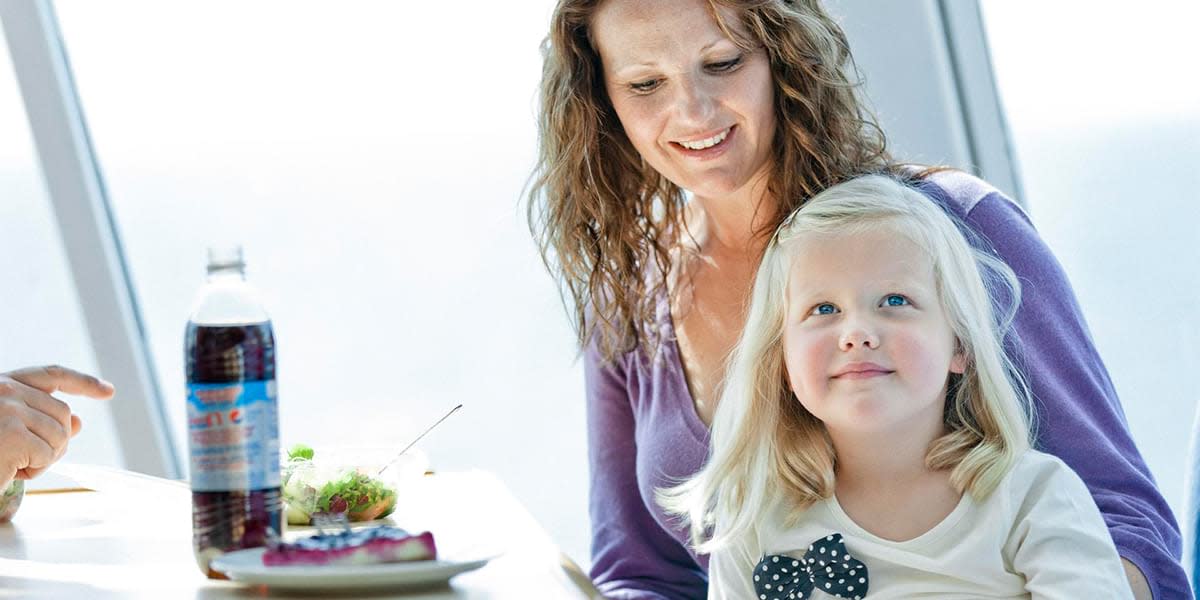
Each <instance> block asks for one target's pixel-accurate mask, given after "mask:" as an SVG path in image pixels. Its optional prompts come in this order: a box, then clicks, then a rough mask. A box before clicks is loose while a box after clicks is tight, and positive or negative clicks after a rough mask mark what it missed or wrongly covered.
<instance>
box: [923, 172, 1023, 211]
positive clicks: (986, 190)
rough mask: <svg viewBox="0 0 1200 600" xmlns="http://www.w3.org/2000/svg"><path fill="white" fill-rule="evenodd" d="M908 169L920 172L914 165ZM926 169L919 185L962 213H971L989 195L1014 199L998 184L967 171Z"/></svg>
mask: <svg viewBox="0 0 1200 600" xmlns="http://www.w3.org/2000/svg"><path fill="white" fill-rule="evenodd" d="M908 169H910V172H913V173H920V171H913V170H912V169H914V167H908ZM924 171H925V172H927V173H928V174H927V175H925V176H923V177H921V178H920V181H919V183H918V186H919V187H922V188H924V189H925V190H926V191H927V192H933V193H934V195H936V196H938V198H937V199H938V200H941V201H943V202H946V203H948V204H950V207H951V208H953V209H954V212H956V213H958V214H960V215H967V214H970V212H971V211H972V210H974V208H975V207H976V206H977V205H978V204H979V203H980V202H982V201H983V200H984V199H985V198H988V197H992V196H994V197H997V198H1002V199H1004V200H1006V201H1009V202H1011V201H1012V200H1011V199H1009V198H1008V196H1006V195H1005V194H1004V193H1003V192H1001V191H1000V190H999V189H997V188H996V186H993V185H992V184H990V183H988V182H986V181H984V180H983V179H980V178H978V177H976V176H974V175H972V174H970V173H967V172H966V171H960V170H958V169H954V168H938V169H925V170H924Z"/></svg>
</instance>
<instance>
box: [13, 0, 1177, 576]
mask: <svg viewBox="0 0 1200 600" xmlns="http://www.w3.org/2000/svg"><path fill="white" fill-rule="evenodd" d="M46 5H48V6H52V8H53V12H52V14H53V15H56V17H57V32H58V38H57V39H55V40H52V41H54V42H57V43H58V44H59V45H60V46H59V47H60V48H61V51H62V52H63V53H64V54H65V56H66V58H67V61H68V63H69V65H70V78H69V79H68V81H69V82H71V83H73V86H72V87H71V88H70V89H71V90H73V94H74V95H75V98H76V99H77V100H78V107H79V113H80V114H79V115H77V116H78V123H79V124H82V125H83V126H84V129H82V132H83V135H84V137H85V138H86V139H87V140H88V141H89V142H90V146H91V150H92V152H93V153H94V166H95V169H96V172H97V173H98V174H99V175H100V178H101V181H102V183H103V188H102V190H101V193H100V196H101V197H102V198H103V199H104V206H105V207H106V210H107V217H108V219H109V220H108V221H105V223H111V225H112V231H113V232H114V233H115V239H117V240H118V242H119V244H120V246H119V248H120V252H119V253H118V255H117V261H118V263H119V264H118V265H117V267H116V270H115V272H116V273H118V275H119V282H118V285H117V286H116V287H118V288H122V289H127V291H128V297H129V298H130V299H131V301H132V303H131V305H130V306H131V311H127V312H128V314H126V313H122V314H115V313H114V314H115V316H114V317H113V318H114V319H118V320H119V319H125V320H128V322H129V323H132V326H131V327H130V328H129V331H130V332H131V333H130V340H132V342H131V343H132V344H133V345H134V346H135V347H137V348H141V352H143V354H142V356H143V357H144V363H145V365H146V369H144V370H143V374H142V377H143V379H144V380H145V381H143V384H144V385H143V386H142V388H137V386H125V387H123V388H121V389H119V390H118V398H117V399H116V400H115V401H114V402H113V403H112V404H111V405H110V404H101V403H96V402H92V401H85V400H76V401H74V402H73V407H74V408H75V409H76V410H77V412H78V413H80V414H81V415H82V417H83V419H84V422H85V427H84V430H83V433H82V434H81V435H80V437H78V438H77V439H76V440H75V441H74V442H73V445H72V446H71V450H70V452H69V454H68V458H67V460H73V461H78V462H94V463H101V464H109V465H116V466H130V467H137V466H138V465H139V464H140V463H139V462H138V458H137V457H138V453H140V452H144V451H145V450H144V449H145V448H150V449H151V450H153V451H155V452H158V453H159V454H160V455H161V462H162V464H163V465H165V466H163V467H162V468H161V469H160V470H161V472H160V473H156V474H163V475H174V476H186V472H185V469H186V441H185V439H184V437H183V434H184V427H185V420H184V397H185V396H184V381H183V331H184V325H185V323H186V321H187V317H188V313H189V310H190V307H191V302H192V300H193V297H194V294H195V293H196V291H197V289H198V288H199V287H200V285H201V284H202V283H203V281H204V266H205V265H204V257H205V248H206V247H207V246H208V245H211V244H216V243H227V242H235V243H240V244H242V245H243V246H244V247H245V253H246V259H247V263H248V277H249V279H250V281H251V283H252V284H254V285H255V286H256V287H257V288H258V289H259V291H260V292H261V294H262V296H263V297H264V298H265V300H266V303H267V308H268V310H269V311H270V313H271V316H272V318H273V320H274V324H275V331H276V339H277V344H278V357H279V388H280V410H281V437H282V441H283V443H284V445H285V446H286V445H289V444H291V443H295V442H304V443H308V444H312V445H321V444H327V445H337V444H369V445H385V446H386V445H400V444H403V443H405V442H407V441H408V440H409V439H410V438H411V437H412V436H414V435H415V434H417V433H419V432H420V431H421V430H422V429H423V428H424V426H426V425H427V424H428V423H430V422H432V421H433V420H435V419H436V418H437V417H438V416H440V415H441V414H442V413H444V412H445V411H446V410H448V409H449V408H451V407H453V406H454V405H455V404H458V403H462V404H464V408H463V410H462V411H460V412H459V413H458V414H456V415H455V416H454V417H452V418H451V419H450V420H448V421H447V422H446V423H445V424H444V425H443V426H442V427H441V428H439V429H438V430H436V431H435V432H434V433H433V434H431V435H430V437H429V438H427V439H426V441H424V442H423V443H422V444H421V447H422V448H423V449H424V450H425V451H426V452H427V453H428V454H429V456H430V458H431V461H432V462H433V465H434V467H435V468H437V469H439V470H461V469H472V468H479V469H486V470H490V471H493V472H495V473H497V474H498V475H499V476H500V478H501V479H502V480H504V482H505V483H506V484H507V485H508V486H509V487H510V488H511V489H512V491H513V492H514V493H515V495H516V496H517V497H518V498H519V499H520V500H521V501H522V503H524V504H525V506H526V507H527V508H528V509H529V510H530V512H531V513H533V515H534V516H535V517H536V518H537V519H538V520H539V521H540V522H541V523H542V525H543V526H544V527H545V528H546V529H547V530H548V531H549V532H550V534H551V535H552V536H553V538H554V539H555V541H556V542H557V543H558V544H559V545H560V547H561V548H562V549H563V550H564V551H566V552H567V553H568V554H569V555H570V556H572V557H573V558H574V559H575V560H576V561H578V562H579V563H581V564H584V565H586V564H587V563H588V562H589V561H588V522H587V504H586V494H587V489H586V488H587V468H588V467H587V463H586V448H585V444H586V431H585V423H584V405H583V403H584V399H583V383H582V372H581V369H580V365H579V364H578V363H577V361H576V357H577V350H576V348H575V346H574V339H573V336H572V333H571V331H570V327H569V321H568V318H567V316H566V314H565V313H564V311H563V308H562V305H561V303H560V301H559V298H558V294H557V290H556V288H555V286H554V283H553V281H552V279H551V278H550V276H549V275H548V274H547V273H546V272H545V270H544V269H543V267H542V265H541V262H540V260H539V258H538V256H537V253H536V250H535V246H534V243H533V242H532V240H531V237H530V234H529V232H528V229H527V227H526V224H525V212H524V210H525V209H524V207H525V201H524V198H523V194H522V192H523V186H524V185H525V183H526V180H527V177H528V174H529V172H530V170H531V168H532V166H533V160H534V154H535V148H536V143H537V139H536V132H535V121H534V118H535V117H534V114H535V102H534V99H535V94H536V87H537V83H538V79H539V76H540V69H541V59H540V54H539V51H538V47H539V44H540V42H541V39H542V36H543V35H544V34H545V31H546V28H547V24H548V19H549V14H550V11H551V8H552V5H553V3H552V2H551V1H550V0H528V1H524V2H515V3H513V2H505V3H499V2H485V1H483V0H464V1H463V2H458V3H455V5H454V7H453V8H451V7H450V6H449V5H446V4H444V3H407V2H406V3H397V2H383V1H365V0H363V1H353V2H339V3H336V4H335V3H331V2H314V1H289V2H282V1H275V0H273V1H263V2H254V3H246V2H233V1H231V0H216V1H209V2H203V3H200V2H191V3H185V2H172V3H163V2H154V1H150V0H110V1H108V2H104V3H96V2H87V1H85V0H57V1H55V2H53V3H52V4H50V3H46ZM830 7H831V10H833V12H835V13H836V14H838V15H839V16H840V17H841V18H842V20H843V23H844V25H845V27H846V29H847V32H848V33H849V35H850V38H851V44H852V46H853V51H854V52H855V56H856V57H857V59H858V66H859V68H860V70H861V71H862V75H863V77H864V79H865V80H866V86H867V91H868V93H869V95H870V97H871V99H872V102H873V104H874V106H875V108H876V110H877V111H878V113H879V115H880V118H881V119H882V122H883V124H884V126H885V129H886V130H887V132H888V134H889V136H890V142H891V143H892V147H893V152H894V154H896V155H897V156H900V157H903V158H908V159H911V160H916V161H921V162H927V163H947V164H952V165H955V166H958V167H960V168H964V169H967V170H972V171H974V172H976V173H979V174H981V175H983V176H984V177H985V178H987V179H989V180H990V181H993V182H994V183H996V184H997V185H998V186H999V187H1001V188H1002V189H1003V190H1005V191H1006V192H1008V193H1010V194H1012V195H1013V196H1014V197H1016V198H1017V199H1018V200H1019V201H1020V202H1021V203H1022V204H1023V205H1024V206H1025V207H1026V209H1027V210H1028V211H1029V213H1030V214H1031V216H1032V218H1033V221H1034V223H1035V224H1036V225H1037V227H1038V228H1039V230H1040V231H1041V234H1042V235H1043V237H1044V238H1045V239H1046V241H1047V242H1048V243H1049V245H1050V246H1051V248H1052V249H1053V250H1054V251H1055V253H1056V254H1057V256H1058V257H1059V259H1060V261H1061V262H1062V263H1063V265H1064V267H1065V268H1066V270H1067V273H1068V275H1069V276H1070V278H1071V280H1072V282H1073V283H1074V285H1075V290H1076V293H1077V294H1078V297H1079V301H1080V303H1081V305H1082V307H1083V310H1084V313H1085V315H1086V316H1087V318H1088V321H1089V323H1090V325H1091V329H1092V334H1093V336H1094V340H1095V343H1096V345H1097V346H1098V348H1099V350H1100V353H1101V355H1102V356H1103V357H1104V359H1105V361H1106V364H1107V366H1108V368H1109V371H1110V373H1111V375H1112V378H1113V381H1114V383H1115V385H1116V387H1117V390H1118V392H1119V393H1120V397H1121V399H1122V402H1123V403H1124V407H1125V411H1126V415H1127V417H1128V420H1129V425H1130V428H1131V429H1132V430H1133V434H1134V437H1135V438H1136V440H1137V442H1138V444H1139V446H1140V448H1141V450H1142V452H1143V455H1144V456H1145V458H1146V460H1147V462H1148V463H1149V465H1150V468H1151V470H1152V471H1153V474H1154V476H1155V477H1156V478H1157V481H1158V483H1159V485H1160V487H1161V489H1162V490H1163V493H1164V495H1165V496H1166V498H1167V500H1168V501H1169V502H1170V503H1171V505H1172V506H1173V507H1174V508H1175V510H1176V511H1177V515H1178V516H1180V518H1181V520H1182V519H1183V515H1182V514H1180V511H1181V510H1182V508H1183V505H1184V502H1185V482H1186V481H1187V476H1186V471H1187V469H1186V467H1185V464H1186V460H1185V459H1186V456H1187V449H1188V443H1189V437H1190V433H1191V429H1192V423H1193V413H1194V411H1195V399H1196V398H1197V391H1198V389H1197V388H1198V387H1200V384H1198V383H1197V377H1196V373H1197V367H1198V365H1200V311H1197V310H1196V304H1195V303H1196V301H1197V299H1198V298H1200V269H1197V267H1196V265H1198V264H1200V244H1197V242H1198V241H1200V203H1198V202H1197V199H1198V198H1197V191H1196V190H1198V189H1200V83H1198V82H1200V79H1198V78H1197V77H1196V76H1195V75H1194V62H1195V58H1196V57H1197V56H1200V42H1198V41H1197V38H1196V36H1194V35H1193V34H1192V33H1193V32H1192V31H1191V28H1192V26H1193V25H1194V24H1195V23H1197V22H1200V6H1198V5H1197V4H1196V3H1194V2H1183V1H1169V0H1148V1H1146V2H1143V3H1139V4H1138V5H1137V8H1136V10H1134V9H1131V8H1130V6H1129V5H1128V4H1117V3H1103V2H1101V3H1096V2H1087V3H1085V2H1055V3H1045V2H1033V1H1032V0H981V1H980V2H978V3H975V2H953V1H942V2H937V1H933V0H906V1H905V2H892V3H876V2H871V1H869V0H839V1H835V2H831V3H830ZM11 14H12V11H9V13H7V14H6V15H5V16H6V19H7V22H6V23H5V29H6V35H7V36H8V37H9V38H15V36H14V34H20V33H21V30H14V29H12V28H13V27H19V26H20V24H19V23H18V24H14V23H13V22H12V21H13V20H14V19H13V18H12V17H11ZM7 41H8V43H7V44H3V45H0V54H2V55H3V56H0V278H2V281H3V283H2V284H0V370H6V369H10V368H16V367H19V366H25V365H34V364H41V363H61V364H64V365H67V366H71V367H74V368H77V369H81V370H86V371H92V372H99V373H100V374H102V375H106V376H110V378H111V377H112V376H111V375H108V374H106V373H105V368H104V365H105V364H109V363H108V362H107V361H109V360H110V359H111V356H110V354H109V353H110V352H119V350H114V349H113V348H116V347H118V346H120V344H116V341H114V340H112V339H110V337H109V336H108V334H103V335H101V334H98V333H97V332H98V331H101V328H102V327H103V326H104V324H105V321H106V319H105V318H104V317H103V314H102V312H101V311H99V309H97V310H90V311H89V310H88V309H89V307H90V305H89V303H90V302H94V301H97V300H96V299H97V298H98V297H99V295H101V294H102V293H103V292H98V291H97V290H98V289H99V288H97V287H96V286H95V285H94V282H93V279H92V278H91V277H92V274H94V272H95V269H92V268H90V267H89V265H90V264H92V263H90V262H89V261H91V260H93V254H95V253H94V252H92V251H91V250H90V249H88V248H87V247H86V245H82V244H81V243H74V244H73V243H72V239H73V236H77V235H82V234H81V233H79V231H80V229H79V227H78V226H77V225H68V224H67V220H68V219H67V217H69V213H64V211H66V210H67V209H65V208H62V207H63V206H64V205H63V204H61V203H59V204H56V203H55V201H54V199H53V198H52V197H51V193H50V192H49V191H48V186H47V183H46V182H47V179H46V176H44V173H56V172H58V171H57V170H56V169H61V168H63V167H62V166H54V165H50V164H44V162H45V158H42V159H39V154H38V152H37V150H36V147H37V146H36V144H35V137H36V128H32V127H31V126H30V121H29V120H28V119H27V110H26V109H27V105H26V102H25V99H24V98H23V95H22V87H23V86H22V85H18V81H25V79H24V78H27V77H37V76H38V74H37V73H32V74H30V73H28V72H25V71H22V70H21V69H14V65H15V64H16V65H18V66H19V65H20V62H19V61H15V62H14V61H11V60H10V54H9V53H10V51H13V50H15V52H13V53H14V54H16V53H17V52H21V51H22V48H23V47H24V46H23V45H24V44H25V43H26V42H24V41H21V40H18V39H8V40H7ZM25 69H26V70H28V68H27V67H26V68H25ZM18 75H21V76H22V77H21V78H19V77H18ZM24 87H26V88H28V84H27V83H26V84H24ZM26 96H28V93H27V94H26ZM56 207H57V208H56ZM101 226H102V227H103V226H104V225H101ZM96 252H99V250H96ZM110 266H111V265H110ZM126 284H127V286H126ZM104 331H107V330H104ZM118 341H119V340H118ZM110 343H112V344H116V346H113V347H112V348H110V346H109V344H110ZM126 392H129V393H126ZM143 392H144V393H143ZM143 396H144V397H143ZM134 397H137V398H138V399H136V400H135V399H132V398H134ZM138 402H152V403H154V404H150V405H146V404H141V405H139V404H138ZM122 403H132V404H122ZM146 406H150V407H151V409H150V410H143V409H144V408H145V407H146ZM122 407H128V408H122ZM122 410H125V414H132V412H133V411H143V412H147V413H148V414H149V416H148V417H146V419H147V420H146V422H147V423H150V424H151V427H152V428H154V429H161V430H162V431H161V433H162V436H161V438H162V439H163V440H165V443H158V442H153V441H152V438H154V435H152V432H148V431H146V430H144V429H142V428H139V427H136V426H133V425H130V423H134V422H137V421H136V419H134V418H133V417H128V418H127V417H121V416H120V415H121V414H122ZM156 410H157V411H158V412H156ZM114 414H116V415H118V416H116V417H114ZM158 414H161V418H159V417H158V416H155V415H158ZM147 470H154V469H147ZM480 501H481V502H483V501H486V499H480Z"/></svg>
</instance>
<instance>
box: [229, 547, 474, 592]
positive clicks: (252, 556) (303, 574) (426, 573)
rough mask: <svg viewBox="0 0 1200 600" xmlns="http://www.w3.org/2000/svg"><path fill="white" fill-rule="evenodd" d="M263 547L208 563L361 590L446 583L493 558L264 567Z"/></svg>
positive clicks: (265, 580) (254, 579)
mask: <svg viewBox="0 0 1200 600" xmlns="http://www.w3.org/2000/svg"><path fill="white" fill-rule="evenodd" d="M264 552H266V549H265V548H251V549H249V550H238V551H236V552H230V553H228V554H224V555H222V556H220V557H218V558H216V559H214V560H213V562H212V566H213V568H214V569H216V570H217V571H220V572H221V573H224V574H225V575H226V576H227V577H229V579H231V580H233V581H236V582H239V583H247V584H252V585H259V584H263V585H268V586H271V587H274V588H278V589H281V590H361V589H371V588H382V587H386V588H389V589H400V588H408V587H430V586H435V585H442V584H446V583H448V582H449V581H450V579H451V578H452V577H454V576H455V575H458V574H460V573H466V572H467V571H474V570H475V569H479V568H481V567H483V566H484V565H486V564H487V563H488V561H490V560H492V559H493V558H495V557H494V556H486V557H480V558H473V559H467V560H420V561H412V562H398V563H383V564H375V565H328V566H322V567H313V566H311V565H302V566H285V567H268V566H266V565H264V564H263V561H262V555H263V553H264Z"/></svg>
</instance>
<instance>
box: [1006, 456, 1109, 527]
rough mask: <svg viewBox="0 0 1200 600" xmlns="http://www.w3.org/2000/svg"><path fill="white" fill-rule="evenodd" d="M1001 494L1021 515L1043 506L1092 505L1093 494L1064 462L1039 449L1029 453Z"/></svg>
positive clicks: (1013, 509) (1020, 461)
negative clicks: (1038, 505)
mask: <svg viewBox="0 0 1200 600" xmlns="http://www.w3.org/2000/svg"><path fill="white" fill-rule="evenodd" d="M996 492H997V493H999V494H1002V495H1003V496H1004V497H1005V498H1004V499H1005V500H1007V503H1008V504H1009V510H1010V511H1012V512H1013V513H1015V515H1018V516H1019V515H1021V514H1023V513H1027V512H1029V511H1031V510H1033V508H1034V506H1035V505H1037V504H1039V503H1041V504H1045V503H1049V504H1063V505H1073V504H1076V503H1078V502H1081V501H1083V500H1086V501H1087V502H1089V503H1090V502H1091V493H1090V492H1088V489H1087V486H1086V485H1085V484H1084V483H1083V479H1081V478H1080V477H1079V475H1078V474H1077V473H1076V472H1075V471H1074V470H1073V469H1072V468H1071V467H1069V466H1067V463H1065V462H1063V461H1062V459H1060V458H1058V457H1057V456H1054V455H1052V454H1047V453H1045V452H1041V451H1038V450H1033V449H1030V450H1026V451H1025V452H1024V453H1023V454H1022V455H1021V457H1020V458H1018V459H1017V461H1016V462H1015V463H1014V464H1013V467H1012V470H1011V471H1009V473H1008V475H1007V476H1006V477H1005V478H1004V480H1002V482H1001V484H1000V486H999V488H997V490H996Z"/></svg>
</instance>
